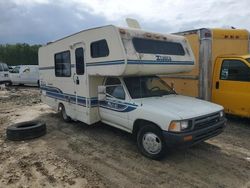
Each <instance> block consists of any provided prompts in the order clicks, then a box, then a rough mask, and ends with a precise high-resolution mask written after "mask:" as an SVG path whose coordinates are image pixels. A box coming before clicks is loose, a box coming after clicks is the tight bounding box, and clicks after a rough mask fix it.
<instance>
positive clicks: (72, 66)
mask: <svg viewBox="0 0 250 188" xmlns="http://www.w3.org/2000/svg"><path fill="white" fill-rule="evenodd" d="M39 66H40V68H39V69H40V84H41V90H42V92H41V93H42V96H41V98H42V101H43V102H44V103H47V104H48V105H50V106H52V107H53V108H54V109H56V110H59V111H61V114H62V118H63V119H64V120H66V121H68V120H70V119H72V120H79V121H82V122H84V123H86V124H89V125H91V124H94V123H96V122H100V121H101V122H104V123H106V124H109V125H111V126H114V127H116V128H119V129H122V130H124V131H127V132H129V133H132V134H134V135H135V136H136V138H137V143H138V148H139V150H140V151H141V153H142V154H144V155H145V156H147V157H149V158H152V159H159V158H161V157H162V156H164V154H165V151H166V149H167V148H168V147H171V146H175V145H193V144H196V143H198V142H200V141H203V140H206V139H208V138H211V137H213V136H216V135H218V134H220V133H221V132H222V131H223V129H224V127H225V121H226V120H225V118H224V113H223V107H221V106H219V105H216V104H213V103H210V102H206V101H203V100H199V99H195V98H191V97H186V96H181V95H178V94H176V93H175V92H174V91H173V90H172V89H171V88H170V87H169V86H168V85H166V83H165V82H164V81H162V80H161V79H160V78H159V77H157V76H156V75H162V74H169V73H178V72H187V71H191V70H192V69H193V67H194V56H193V53H192V50H191V48H190V46H189V44H188V42H187V40H186V39H185V38H184V37H182V36H175V35H166V34H161V33H152V32H147V31H143V30H140V29H131V28H120V27H116V26H112V25H109V26H104V27H99V28H94V29H89V30H85V31H81V32H79V33H76V34H73V35H71V36H68V37H65V38H63V39H60V40H57V41H55V42H52V43H49V44H47V45H45V46H43V47H41V48H40V49H39Z"/></svg>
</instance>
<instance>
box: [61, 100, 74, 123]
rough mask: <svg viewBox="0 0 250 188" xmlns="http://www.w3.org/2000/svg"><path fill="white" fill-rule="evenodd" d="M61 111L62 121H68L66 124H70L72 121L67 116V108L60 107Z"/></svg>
mask: <svg viewBox="0 0 250 188" xmlns="http://www.w3.org/2000/svg"><path fill="white" fill-rule="evenodd" d="M59 111H60V114H61V117H62V119H63V120H64V121H66V122H70V121H71V118H70V117H69V116H68V115H67V113H66V110H65V107H64V105H63V104H60V105H59Z"/></svg>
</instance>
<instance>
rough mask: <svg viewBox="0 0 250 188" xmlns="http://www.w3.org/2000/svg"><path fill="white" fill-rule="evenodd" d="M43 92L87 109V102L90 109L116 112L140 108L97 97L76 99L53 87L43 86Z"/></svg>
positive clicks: (79, 97)
mask: <svg viewBox="0 0 250 188" xmlns="http://www.w3.org/2000/svg"><path fill="white" fill-rule="evenodd" d="M41 90H44V91H46V96H48V97H51V98H54V99H59V100H62V101H66V102H70V103H72V104H76V102H77V105H80V106H84V107H87V104H86V103H87V101H89V104H90V107H97V106H100V107H102V108H105V109H109V110H112V111H116V112H131V111H133V110H135V109H136V108H137V106H138V105H136V104H132V103H127V102H122V101H117V100H112V99H107V100H105V101H100V102H99V101H98V98H97V97H92V98H86V97H82V96H77V97H76V96H75V95H72V94H67V93H63V92H62V91H61V90H60V89H59V88H56V87H51V86H49V87H47V86H42V87H41ZM76 100H77V101H76Z"/></svg>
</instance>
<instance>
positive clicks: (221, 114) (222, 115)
mask: <svg viewBox="0 0 250 188" xmlns="http://www.w3.org/2000/svg"><path fill="white" fill-rule="evenodd" d="M223 117H224V111H223V110H222V111H220V118H223Z"/></svg>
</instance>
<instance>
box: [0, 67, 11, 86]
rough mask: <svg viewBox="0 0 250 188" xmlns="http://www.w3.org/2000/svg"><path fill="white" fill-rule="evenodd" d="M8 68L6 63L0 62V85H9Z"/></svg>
mask: <svg viewBox="0 0 250 188" xmlns="http://www.w3.org/2000/svg"><path fill="white" fill-rule="evenodd" d="M9 83H10V76H9V68H8V66H7V64H6V63H2V62H0V84H9Z"/></svg>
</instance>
